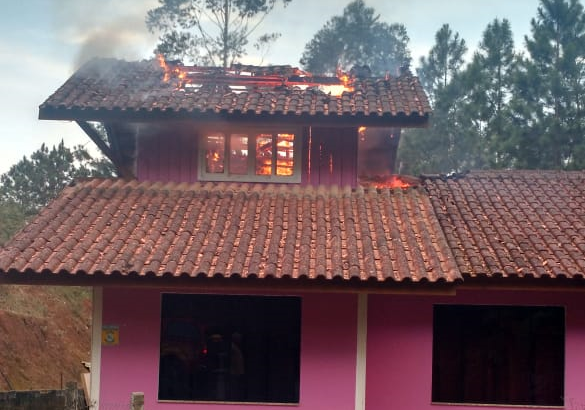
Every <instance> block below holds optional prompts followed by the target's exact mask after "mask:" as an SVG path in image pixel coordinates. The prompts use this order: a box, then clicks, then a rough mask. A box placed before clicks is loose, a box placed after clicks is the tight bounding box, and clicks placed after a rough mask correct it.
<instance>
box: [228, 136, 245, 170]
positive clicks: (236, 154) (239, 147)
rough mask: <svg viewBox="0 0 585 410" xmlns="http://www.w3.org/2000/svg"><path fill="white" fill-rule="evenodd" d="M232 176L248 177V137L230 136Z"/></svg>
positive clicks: (230, 167)
mask: <svg viewBox="0 0 585 410" xmlns="http://www.w3.org/2000/svg"><path fill="white" fill-rule="evenodd" d="M229 164H230V165H229V169H230V174H235V175H246V174H247V173H248V136H247V135H245V134H231V135H230V159H229Z"/></svg>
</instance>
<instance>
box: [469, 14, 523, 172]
mask: <svg viewBox="0 0 585 410" xmlns="http://www.w3.org/2000/svg"><path fill="white" fill-rule="evenodd" d="M515 66H516V53H515V51H514V39H513V36H512V29H511V27H510V22H509V21H508V20H506V19H503V20H499V19H495V20H493V21H492V22H491V23H489V24H488V26H487V28H486V29H485V30H484V32H483V36H482V40H481V42H480V44H479V47H478V50H477V51H476V52H475V53H474V55H473V59H472V62H471V63H470V64H469V66H468V67H467V68H466V69H465V71H464V73H463V75H462V82H463V87H464V88H465V90H466V94H467V96H466V101H465V103H464V106H463V110H464V111H465V115H466V116H468V117H469V118H470V120H471V122H472V125H473V127H474V128H475V129H474V131H475V132H474V134H475V136H476V137H477V139H476V141H475V144H474V155H475V161H474V162H475V163H474V164H473V165H474V167H475V168H503V167H506V166H509V161H508V155H507V153H506V152H505V150H504V149H503V147H502V146H503V145H505V143H506V141H507V135H508V132H509V127H508V120H509V110H508V104H509V101H510V98H511V91H512V79H513V73H514V69H515Z"/></svg>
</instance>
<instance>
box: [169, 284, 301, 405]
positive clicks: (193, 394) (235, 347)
mask: <svg viewBox="0 0 585 410" xmlns="http://www.w3.org/2000/svg"><path fill="white" fill-rule="evenodd" d="M300 312H301V302H300V298H297V297H267V296H241V295H237V296H235V295H234V296H225V295H185V294H164V295H163V296H162V314H161V318H162V320H161V343H160V366H159V392H158V398H159V400H177V401H217V402H256V403H298V401H299V378H300Z"/></svg>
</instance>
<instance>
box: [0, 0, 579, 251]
mask: <svg viewBox="0 0 585 410" xmlns="http://www.w3.org/2000/svg"><path fill="white" fill-rule="evenodd" d="M291 1H292V0H159V4H158V6H157V7H155V8H153V9H152V10H150V11H149V12H148V14H147V16H146V25H147V27H148V28H149V29H150V30H151V31H152V32H153V33H154V32H156V33H159V34H160V37H159V42H158V45H157V47H156V49H155V50H154V52H155V53H163V54H164V55H165V57H166V58H168V59H182V60H185V61H186V62H190V63H194V64H202V65H221V66H224V67H226V66H229V65H230V64H232V63H234V62H237V61H238V60H239V59H240V58H242V57H243V56H244V55H246V54H247V53H249V52H250V48H249V43H250V42H251V41H252V40H253V38H252V37H253V36H257V37H256V41H255V42H253V43H252V46H253V48H255V49H256V50H257V52H260V53H261V54H263V53H264V54H263V55H265V53H266V52H267V50H268V48H269V47H270V45H271V44H272V43H273V42H275V41H277V40H278V39H279V37H280V33H262V34H260V33H258V30H259V27H260V26H261V23H262V21H263V20H264V18H265V17H266V15H267V14H269V13H270V12H271V11H272V10H273V9H274V7H275V6H276V5H277V4H278V3H281V4H282V5H284V6H286V5H287V4H289V3H290V2H291ZM530 25H531V31H530V34H528V35H526V36H525V39H524V43H525V44H524V46H525V51H523V52H519V51H518V50H517V49H516V46H515V44H514V40H513V34H512V28H511V25H510V22H509V21H508V20H507V19H494V20H493V21H492V22H491V23H489V24H488V26H487V27H486V28H485V30H484V31H483V35H482V39H481V41H480V43H479V45H478V46H477V49H476V50H475V51H474V52H473V53H472V57H471V58H470V59H466V56H467V55H468V46H467V44H466V42H465V40H464V39H463V38H461V37H460V36H459V34H458V33H457V32H454V31H453V30H452V29H451V27H450V26H449V25H448V24H444V25H443V26H442V27H440V28H439V29H438V31H437V32H436V34H435V43H434V45H433V46H432V48H431V49H430V50H429V52H428V54H427V55H425V56H424V57H422V58H421V59H420V61H418V62H417V63H418V64H417V66H416V69H415V70H416V74H417V75H418V77H419V78H420V81H421V83H422V85H423V87H424V88H425V90H426V92H427V94H428V96H429V99H430V101H431V104H432V107H433V115H432V118H431V121H430V126H429V127H428V128H425V129H414V130H404V131H403V134H402V137H401V141H400V146H399V153H398V163H399V169H398V170H397V171H398V172H400V173H403V174H411V175H418V174H421V173H445V174H447V173H453V172H464V171H466V170H469V169H513V168H516V169H583V168H585V136H584V132H583V131H584V128H585V12H584V10H583V6H582V4H581V3H580V1H579V0H540V3H539V6H538V8H537V10H536V15H535V16H534V17H533V18H532V19H531V23H530ZM289 41H290V40H289ZM408 42H409V37H408V34H407V30H406V27H405V26H404V25H403V24H400V23H388V22H384V21H382V19H381V16H380V15H379V13H378V12H377V11H376V10H375V9H374V8H373V7H369V6H368V5H367V4H366V2H365V1H364V0H354V1H352V2H351V3H349V4H348V5H347V6H346V7H345V8H344V9H343V11H342V12H341V14H340V15H338V16H334V17H332V18H331V19H329V20H328V21H327V22H326V23H325V24H324V26H323V27H322V28H321V29H319V30H318V31H317V32H316V33H315V35H314V36H313V38H312V39H311V40H310V41H309V42H308V43H307V44H306V45H305V49H304V51H303V53H302V55H301V56H300V60H299V62H300V64H301V66H302V68H304V69H305V70H308V71H311V72H315V73H328V74H334V73H335V72H336V71H337V70H339V69H341V70H344V71H349V70H350V69H351V68H352V67H356V66H358V67H365V66H367V67H368V70H369V71H370V72H371V73H372V74H373V75H376V76H383V75H386V74H391V75H396V73H398V72H399V69H400V68H402V69H405V68H409V67H410V66H411V65H412V57H411V53H410V50H409V47H408ZM98 128H99V127H98ZM102 128H103V127H102ZM113 175H115V170H114V168H113V166H112V164H111V163H109V161H108V160H106V159H105V158H103V157H98V158H94V157H92V156H91V155H90V154H89V153H88V151H87V150H86V149H85V148H84V147H81V146H76V147H74V148H73V149H70V148H68V147H66V146H65V145H64V144H63V142H61V144H59V145H58V146H56V147H52V148H49V147H47V146H46V145H45V144H43V145H42V146H41V148H40V149H39V150H38V151H35V152H34V153H33V154H32V155H31V156H30V158H27V157H26V156H25V157H23V159H22V160H21V161H19V162H18V163H17V164H15V165H13V166H12V167H11V168H10V170H9V171H8V172H7V173H5V174H4V175H2V176H0V246H1V245H2V243H3V242H4V241H5V240H6V239H7V238H8V237H9V236H10V235H11V234H12V233H13V232H14V231H15V230H16V229H18V228H19V227H20V226H22V224H23V223H24V221H25V220H26V219H27V218H29V217H30V216H32V215H34V214H35V213H36V212H37V211H38V210H39V209H40V208H41V207H43V206H44V205H46V204H47V203H48V201H50V200H51V199H52V198H54V197H55V196H56V195H57V194H58V193H59V192H60V190H61V189H62V188H63V187H65V186H66V185H67V184H68V183H70V181H71V180H72V179H74V178H79V177H87V176H113Z"/></svg>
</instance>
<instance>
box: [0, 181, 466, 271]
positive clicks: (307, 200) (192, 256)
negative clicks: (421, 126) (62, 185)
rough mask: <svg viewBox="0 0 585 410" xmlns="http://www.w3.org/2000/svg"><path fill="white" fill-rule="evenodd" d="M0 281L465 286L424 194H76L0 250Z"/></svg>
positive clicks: (149, 186) (107, 184) (230, 188)
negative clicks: (36, 276)
mask: <svg viewBox="0 0 585 410" xmlns="http://www.w3.org/2000/svg"><path fill="white" fill-rule="evenodd" d="M0 272H1V273H12V274H15V273H19V272H20V273H27V272H28V273H31V272H37V273H42V274H47V275H51V274H57V275H60V276H63V275H65V276H88V275H89V276H93V275H98V274H99V275H105V276H108V275H113V274H115V276H117V277H119V276H120V275H122V276H136V275H138V276H148V277H167V278H169V277H206V278H212V277H221V278H227V277H234V276H235V277H241V278H269V277H272V278H289V279H300V278H305V279H321V280H323V279H324V280H336V281H337V282H352V283H360V282H373V283H385V282H404V281H409V282H421V281H422V282H453V281H455V280H457V279H460V278H461V276H460V274H459V270H458V268H457V266H456V265H455V262H454V260H453V258H452V257H451V252H450V250H449V248H448V244H447V241H446V240H445V237H444V236H443V233H442V231H441V228H440V225H439V223H438V221H437V219H436V217H435V215H434V212H433V209H432V206H431V203H430V201H429V197H428V195H427V194H426V192H425V191H424V190H423V189H421V188H416V187H413V188H409V189H404V190H402V189H399V190H389V189H384V190H376V189H366V190H364V189H358V190H351V189H350V188H347V189H338V188H318V189H316V188H313V187H300V186H294V187H293V186H291V185H282V186H278V185H260V184H257V185H254V184H227V183H205V184H204V183H196V184H191V185H187V184H185V185H181V184H165V185H162V184H158V183H150V182H143V183H138V182H137V181H124V180H116V179H109V180H99V179H93V180H88V181H85V182H80V183H77V184H74V185H73V186H71V187H68V188H66V189H65V190H64V192H63V193H62V194H61V195H60V196H59V197H58V198H57V199H56V200H55V201H53V202H52V203H51V204H50V205H49V206H48V207H46V208H45V209H44V210H43V211H42V212H41V213H40V215H39V216H38V217H37V218H36V219H35V220H34V221H32V222H31V223H30V224H29V225H28V226H27V227H26V228H25V229H24V230H23V231H21V232H20V233H18V234H17V235H16V236H15V237H14V239H13V240H12V241H11V242H10V243H9V244H7V246H6V248H5V249H4V250H2V251H1V252H0Z"/></svg>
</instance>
